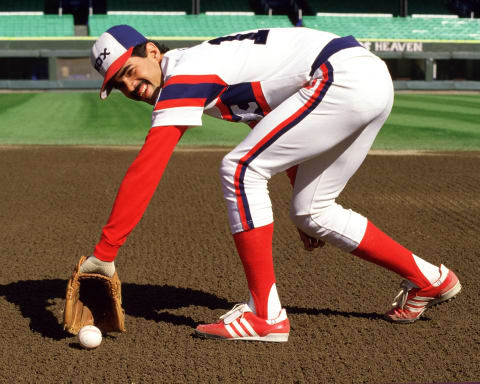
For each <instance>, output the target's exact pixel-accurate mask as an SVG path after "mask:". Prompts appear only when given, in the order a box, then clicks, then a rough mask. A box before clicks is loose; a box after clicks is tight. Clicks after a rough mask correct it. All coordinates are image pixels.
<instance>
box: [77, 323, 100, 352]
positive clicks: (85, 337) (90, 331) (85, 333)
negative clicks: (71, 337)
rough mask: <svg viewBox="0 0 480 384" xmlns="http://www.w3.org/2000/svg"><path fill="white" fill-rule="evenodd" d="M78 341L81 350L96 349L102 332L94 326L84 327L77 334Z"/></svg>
mask: <svg viewBox="0 0 480 384" xmlns="http://www.w3.org/2000/svg"><path fill="white" fill-rule="evenodd" d="M78 340H79V341H80V345H81V346H82V347H83V348H87V349H93V348H97V347H98V346H99V345H100V344H101V342H102V332H101V331H100V329H98V328H97V327H95V326H94V325H86V326H85V327H83V328H82V329H80V332H78Z"/></svg>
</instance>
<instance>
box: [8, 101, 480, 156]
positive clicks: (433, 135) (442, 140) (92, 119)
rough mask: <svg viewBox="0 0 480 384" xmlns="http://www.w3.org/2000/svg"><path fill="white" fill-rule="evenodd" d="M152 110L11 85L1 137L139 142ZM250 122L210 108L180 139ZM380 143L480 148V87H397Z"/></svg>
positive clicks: (224, 141)
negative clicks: (412, 90)
mask: <svg viewBox="0 0 480 384" xmlns="http://www.w3.org/2000/svg"><path fill="white" fill-rule="evenodd" d="M151 111H152V107H151V106H149V105H147V104H144V103H135V102H132V101H130V100H127V99H125V98H124V97H123V96H122V95H120V94H119V93H114V94H112V95H111V96H110V97H109V99H108V100H107V101H103V102H102V101H100V100H99V98H98V94H97V93H96V92H95V93H93V92H83V93H82V92H71V93H69V92H65V93H53V92H44V93H4V94H0V145H139V144H142V143H143V141H144V138H145V135H146V133H147V132H148V130H149V128H150V118H151ZM249 130H250V128H249V127H248V126H246V125H245V124H234V123H228V122H224V121H221V120H217V119H213V118H210V117H208V116H204V118H203V126H202V127H193V128H190V129H189V130H188V131H187V133H186V134H185V136H184V137H183V138H182V141H181V142H180V145H188V146H191V145H196V146H234V145H236V144H237V143H239V142H240V141H241V140H242V138H243V137H245V136H246V135H247V134H248V132H249ZM374 149H393V150H399V149H425V150H427V149H430V150H480V95H478V94H462V95H455V94H441V95H440V94H397V95H396V96H395V104H394V108H393V111H392V114H391V115H390V117H389V119H388V121H387V123H386V124H385V126H384V127H383V128H382V130H381V132H380V134H379V136H378V137H377V140H376V141H375V144H374Z"/></svg>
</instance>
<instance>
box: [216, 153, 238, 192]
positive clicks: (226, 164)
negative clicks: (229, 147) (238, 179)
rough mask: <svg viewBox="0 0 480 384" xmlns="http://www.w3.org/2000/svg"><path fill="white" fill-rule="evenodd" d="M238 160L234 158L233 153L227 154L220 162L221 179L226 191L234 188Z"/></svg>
mask: <svg viewBox="0 0 480 384" xmlns="http://www.w3.org/2000/svg"><path fill="white" fill-rule="evenodd" d="M237 164H238V162H237V161H235V160H234V158H233V156H232V154H231V153H229V154H227V155H226V156H225V157H224V158H223V159H222V162H221V164H220V180H221V182H222V187H223V189H224V191H228V190H232V191H233V187H234V177H235V169H236V167H237Z"/></svg>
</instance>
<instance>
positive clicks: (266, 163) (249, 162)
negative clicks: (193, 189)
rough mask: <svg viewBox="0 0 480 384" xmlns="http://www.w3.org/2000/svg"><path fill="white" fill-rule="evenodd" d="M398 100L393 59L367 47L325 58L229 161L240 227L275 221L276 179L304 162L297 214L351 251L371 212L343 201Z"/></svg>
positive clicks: (228, 185) (235, 228)
mask: <svg viewBox="0 0 480 384" xmlns="http://www.w3.org/2000/svg"><path fill="white" fill-rule="evenodd" d="M392 104H393V85H392V80H391V78H390V74H389V72H388V69H387V67H386V65H385V63H384V62H383V61H382V60H380V59H379V58H377V57H376V56H374V55H373V54H371V53H370V52H368V51H367V50H365V49H363V48H361V47H354V48H348V49H343V50H340V51H338V52H336V53H334V54H333V55H332V56H330V57H329V58H328V60H327V61H325V62H323V63H322V64H321V65H320V66H319V68H318V69H317V70H316V72H315V73H314V75H313V76H312V81H311V82H310V84H309V85H308V86H306V87H304V88H301V89H300V90H299V91H298V92H296V93H295V94H294V95H292V96H290V97H289V98H288V99H286V100H285V101H284V102H283V103H282V104H280V105H279V106H278V107H276V108H275V109H274V110H272V111H271V112H270V113H269V114H268V115H267V116H265V117H264V118H263V119H262V120H261V121H260V122H259V123H258V124H257V125H256V126H255V128H254V129H253V130H252V131H251V132H250V134H249V135H248V136H247V137H246V138H245V139H244V140H243V141H242V142H241V143H240V144H239V145H238V146H237V147H236V148H235V149H234V150H232V151H231V152H230V153H229V154H227V155H226V156H225V157H224V159H223V161H222V164H221V169H220V174H221V180H222V185H223V193H224V197H225V200H226V203H227V208H228V217H229V221H230V227H231V231H232V233H237V232H241V231H245V230H248V229H251V228H255V227H261V226H264V225H267V224H269V223H271V222H273V214H272V208H271V201H270V198H269V195H268V189H267V183H268V180H269V179H270V178H271V177H272V176H273V175H275V174H277V173H279V172H283V171H285V170H287V169H289V168H290V167H292V166H295V165H297V166H298V169H297V175H296V180H295V186H294V190H293V198H292V202H291V210H290V216H291V219H292V220H293V222H294V223H295V225H296V226H297V227H298V228H299V229H301V230H302V231H304V232H305V233H307V234H308V235H310V236H312V237H314V238H317V239H322V240H324V241H327V242H329V243H331V244H333V245H335V246H337V247H339V248H341V249H343V250H345V251H347V252H351V251H352V250H354V249H355V248H356V247H357V246H358V244H359V243H360V241H361V240H362V238H363V235H364V233H365V229H366V225H367V219H366V218H365V217H363V216H361V215H360V214H358V213H356V212H353V211H351V210H347V209H344V208H343V207H341V206H340V205H339V204H337V203H335V199H336V198H337V196H338V195H339V194H340V192H341V191H342V190H343V188H344V187H345V185H346V183H347V182H348V180H349V179H350V177H352V175H353V174H354V173H355V172H356V171H357V169H358V168H359V167H360V165H361V164H362V162H363V161H364V159H365V157H366V155H367V153H368V151H369V149H370V148H371V146H372V144H373V141H374V140H375V137H376V135H377V133H378V132H379V130H380V128H381V127H382V125H383V124H384V122H385V121H386V119H387V117H388V115H389V113H390V110H391V108H392Z"/></svg>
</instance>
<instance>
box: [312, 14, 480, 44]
mask: <svg viewBox="0 0 480 384" xmlns="http://www.w3.org/2000/svg"><path fill="white" fill-rule="evenodd" d="M303 24H304V26H305V27H309V28H314V29H319V30H324V31H329V32H332V33H335V34H337V35H341V36H345V35H352V34H353V35H354V36H355V37H357V38H359V39H413V40H480V19H461V18H451V17H366V16H351V17H348V16H304V18H303Z"/></svg>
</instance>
